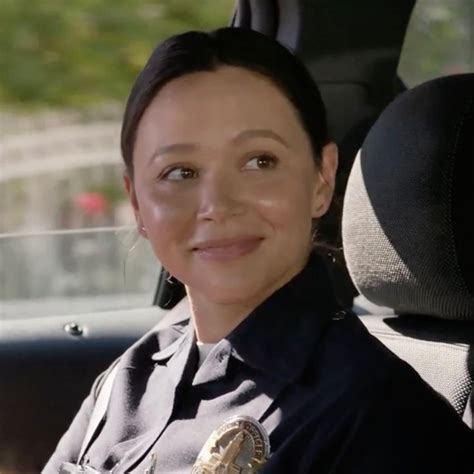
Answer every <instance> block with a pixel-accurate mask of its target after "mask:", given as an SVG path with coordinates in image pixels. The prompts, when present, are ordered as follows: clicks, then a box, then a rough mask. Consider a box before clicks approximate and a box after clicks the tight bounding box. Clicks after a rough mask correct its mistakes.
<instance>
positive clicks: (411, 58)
mask: <svg viewBox="0 0 474 474" xmlns="http://www.w3.org/2000/svg"><path fill="white" fill-rule="evenodd" d="M233 5H234V0H199V1H196V0H140V1H139V2H137V1H135V0H69V1H67V2H66V1H64V0H41V1H39V0H2V8H1V9H0V51H1V53H0V71H1V74H0V318H13V317H39V316H44V315H54V314H63V313H65V312H66V313H69V314H71V313H74V312H82V311H99V310H106V309H107V310H108V309H114V308H127V307H138V306H140V305H143V306H147V305H150V304H151V302H152V299H153V293H154V290H155V285H156V282H157V275H158V272H159V265H158V264H157V263H156V261H155V260H154V258H153V256H152V255H151V251H150V249H149V247H148V245H147V243H146V242H144V241H142V240H139V239H138V238H137V236H136V233H135V232H134V230H133V215H132V213H131V211H130V208H129V206H128V203H127V200H126V197H125V195H124V192H123V189H122V173H123V167H122V164H121V159H120V154H119V130H120V119H121V113H122V110H123V106H124V103H125V101H126V98H127V95H128V91H129V89H130V87H131V84H132V82H133V80H134V78H135V76H136V75H137V73H138V72H139V71H140V69H141V67H142V66H143V64H144V63H145V61H146V59H147V58H148V56H149V54H150V53H151V51H152V49H153V48H154V46H155V45H156V44H157V43H158V42H160V41H161V40H162V39H164V38H166V37H168V36H170V35H172V34H175V33H179V32H182V31H186V30H189V29H213V28H216V27H219V26H225V25H227V24H228V23H229V20H230V18H231V16H232V11H233ZM354 30H355V31H356V28H354ZM473 30H474V0H420V1H418V3H417V6H416V8H415V11H414V13H413V16H412V19H411V22H410V27H409V31H408V33H407V37H406V41H405V47H404V53H403V57H402V59H401V62H400V66H399V75H400V77H401V79H402V80H403V81H404V82H405V84H406V85H407V86H409V87H412V86H414V85H416V84H418V83H420V82H422V81H425V80H427V79H429V78H432V77H436V76H439V75H443V74H452V73H457V72H467V71H472V70H474V31H473Z"/></svg>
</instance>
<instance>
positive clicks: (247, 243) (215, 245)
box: [193, 236, 263, 262]
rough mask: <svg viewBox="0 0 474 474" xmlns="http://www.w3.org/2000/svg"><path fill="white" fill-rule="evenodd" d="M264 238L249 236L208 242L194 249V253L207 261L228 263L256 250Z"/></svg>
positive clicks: (201, 243)
mask: <svg viewBox="0 0 474 474" xmlns="http://www.w3.org/2000/svg"><path fill="white" fill-rule="evenodd" d="M262 241H263V238H262V237H257V236H249V237H238V238H232V239H218V240H206V241H203V242H200V243H198V244H197V245H196V246H194V247H193V252H194V253H195V254H197V255H198V256H199V257H201V258H203V259H205V260H213V261H220V262H223V261H228V260H233V259H235V258H238V257H241V256H244V255H247V254H249V253H251V252H253V251H254V250H256V249H257V248H258V247H259V246H260V244H261V242H262Z"/></svg>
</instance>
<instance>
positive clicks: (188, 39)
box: [121, 28, 329, 177]
mask: <svg viewBox="0 0 474 474" xmlns="http://www.w3.org/2000/svg"><path fill="white" fill-rule="evenodd" d="M223 65H228V66H237V67H243V68H246V69H249V70H251V71H254V72H257V73H260V74H262V75H263V76H266V77H267V78H269V79H270V80H272V81H273V82H274V83H275V85H277V86H278V87H279V88H280V90H281V91H282V93H283V94H284V95H285V96H286V97H287V98H288V99H289V100H290V101H291V103H292V104H293V106H294V107H295V109H296V110H297V112H298V114H299V117H300V120H301V123H302V126H303V127H304V129H305V131H306V133H307V134H308V137H309V139H310V142H311V145H312V149H313V157H314V160H315V162H316V163H317V164H318V163H319V159H320V154H321V149H322V147H323V146H324V145H325V144H326V143H327V142H328V141H329V138H328V131H327V123H326V113H325V108H324V104H323V101H322V99H321V95H320V93H319V89H318V87H317V85H316V84H315V82H314V81H313V79H312V78H311V76H310V74H309V72H308V71H307V69H306V67H305V66H304V65H303V63H302V62H301V61H300V60H299V59H298V58H297V57H296V56H294V55H293V54H292V53H291V52H290V51H288V50H287V49H286V48H285V47H284V46H282V45H281V44H279V43H278V42H277V41H275V40H273V39H271V38H269V37H267V36H265V35H263V34H261V33H258V32H256V31H253V30H250V29H243V28H221V29H218V30H215V31H213V32H210V33H205V32H200V31H190V32H187V33H182V34H179V35H176V36H172V37H170V38H168V39H167V40H165V41H164V42H162V43H161V44H159V45H158V46H157V47H156V49H155V50H154V51H153V53H152V54H151V56H150V58H149V60H148V62H147V63H146V65H145V67H144V68H143V70H142V71H141V72H140V74H139V75H138V77H137V78H136V80H135V83H134V84H133V87H132V90H131V92H130V96H129V98H128V102H127V105H126V108H125V113H124V118H123V123H122V133H121V149H122V157H123V160H124V162H125V166H126V170H127V172H128V174H129V176H130V177H133V149H134V145H135V137H136V132H137V128H138V125H139V122H140V119H141V117H142V115H143V113H144V111H145V109H146V108H147V107H148V105H149V104H150V102H151V101H152V100H153V98H154V97H155V96H156V94H157V93H158V92H159V91H160V89H161V88H162V87H163V86H164V85H165V84H166V83H168V82H170V81H172V80H173V79H176V78H178V77H180V76H183V75H185V74H190V73H193V72H200V71H215V70H217V69H218V68H219V66H223Z"/></svg>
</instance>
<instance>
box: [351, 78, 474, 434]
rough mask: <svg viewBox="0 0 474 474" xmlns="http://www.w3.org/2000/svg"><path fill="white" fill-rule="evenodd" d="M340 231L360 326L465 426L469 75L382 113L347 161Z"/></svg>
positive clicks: (473, 297)
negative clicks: (355, 291)
mask: <svg viewBox="0 0 474 474" xmlns="http://www.w3.org/2000/svg"><path fill="white" fill-rule="evenodd" d="M342 233H343V246H344V253H345V258H346V262H347V265H348V269H349V272H350V275H351V277H352V279H353V281H354V284H355V285H356V287H357V289H358V290H359V292H360V294H361V295H362V297H363V298H366V300H368V302H369V304H372V305H373V306H372V309H371V310H370V311H366V313H369V312H371V313H372V314H370V315H369V314H366V315H363V316H361V319H362V321H363V322H364V324H365V325H366V326H367V328H368V329H369V331H370V332H371V333H372V334H373V335H374V336H376V337H377V338H378V339H380V340H381V341H382V342H383V343H384V344H385V345H386V346H388V347H389V349H391V350H392V351H393V352H395V353H396V354H397V355H398V356H399V357H400V358H402V359H404V360H406V361H407V362H408V363H409V364H411V365H412V366H413V367H414V368H415V369H416V370H417V371H418V373H419V374H420V375H421V376H422V377H423V378H424V379H425V380H426V381H427V382H428V383H429V384H430V385H431V386H432V387H433V388H434V389H436V390H437V391H438V392H439V393H441V394H442V395H443V396H444V397H445V398H446V399H447V400H448V401H449V402H450V403H451V404H452V405H453V407H454V408H455V409H456V411H457V412H458V413H459V415H460V416H462V417H463V419H464V421H465V422H466V423H467V424H468V425H470V426H471V427H473V407H474V394H473V375H474V350H473V344H474V74H461V75H456V76H448V77H443V78H440V79H435V80H432V81H429V82H427V83H424V84H422V85H420V86H418V87H415V88H414V89H411V90H409V91H407V92H405V93H403V94H401V95H400V96H399V97H398V98H397V99H396V100H395V101H394V102H392V103H391V104H390V105H389V106H388V107H387V108H386V109H385V110H384V112H383V113H382V114H381V116H380V117H379V119H378V120H377V122H376V123H375V124H374V126H373V127H372V128H371V130H370V132H369V134H368V136H367V137H366V139H365V141H364V143H363V145H362V148H361V150H360V151H359V154H358V156H357V158H356V161H355V162H354V166H353V168H352V171H351V175H350V177H349V181H348V186H347V190H346V195H345V200H344V209H343V222H342ZM358 303H359V312H360V310H361V308H363V307H364V303H363V302H360V301H359V302H358ZM377 308H380V309H377ZM389 313H392V314H389ZM407 390H409V387H407Z"/></svg>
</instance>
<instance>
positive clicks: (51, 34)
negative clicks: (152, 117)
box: [0, 0, 234, 108]
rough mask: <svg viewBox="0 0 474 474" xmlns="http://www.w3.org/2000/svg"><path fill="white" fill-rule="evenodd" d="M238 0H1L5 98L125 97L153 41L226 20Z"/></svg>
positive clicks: (37, 101) (0, 94)
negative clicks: (235, 0)
mask: <svg viewBox="0 0 474 474" xmlns="http://www.w3.org/2000/svg"><path fill="white" fill-rule="evenodd" d="M233 5H234V0H199V1H197V0H140V1H136V0H68V1H65V0H33V1H32V0H2V7H1V9H0V50H1V55H0V70H1V71H2V73H1V74H0V102H1V103H3V104H8V105H10V106H15V107H17V108H18V107H20V108H32V107H41V106H45V105H47V106H56V107H57V106H59V107H81V108H82V107H89V106H96V105H98V104H100V103H104V102H110V101H114V100H117V99H118V100H124V98H125V97H126V95H127V93H128V91H129V88H130V85H131V83H132V81H133V79H134V77H135V76H136V75H137V73H138V72H139V70H140V68H141V67H142V66H143V64H144V62H145V61H146V59H147V58H148V56H149V54H150V53H151V51H152V49H153V48H154V46H155V45H156V44H157V43H158V42H160V41H161V40H162V39H164V38H166V37H167V36H170V35H172V34H175V33H178V32H181V31H186V30H190V29H205V30H207V29H213V28H216V27H219V26H226V25H227V24H228V23H229V20H230V18H231V15H232V11H233Z"/></svg>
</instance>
